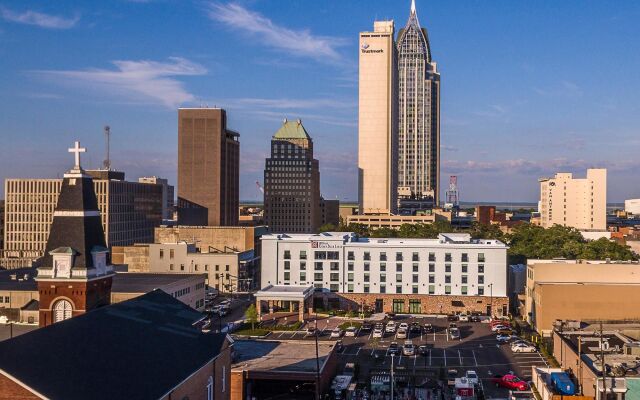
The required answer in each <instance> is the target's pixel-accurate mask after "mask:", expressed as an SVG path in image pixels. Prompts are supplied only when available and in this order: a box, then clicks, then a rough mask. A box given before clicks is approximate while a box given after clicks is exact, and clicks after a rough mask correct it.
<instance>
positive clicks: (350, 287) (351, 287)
mask: <svg viewBox="0 0 640 400" xmlns="http://www.w3.org/2000/svg"><path fill="white" fill-rule="evenodd" d="M347 292H348V293H353V283H350V284H348V285H347Z"/></svg>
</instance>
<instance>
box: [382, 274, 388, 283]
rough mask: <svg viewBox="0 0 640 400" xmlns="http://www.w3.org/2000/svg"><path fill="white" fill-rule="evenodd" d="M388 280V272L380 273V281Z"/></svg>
mask: <svg viewBox="0 0 640 400" xmlns="http://www.w3.org/2000/svg"><path fill="white" fill-rule="evenodd" d="M386 281H387V274H380V282H386Z"/></svg>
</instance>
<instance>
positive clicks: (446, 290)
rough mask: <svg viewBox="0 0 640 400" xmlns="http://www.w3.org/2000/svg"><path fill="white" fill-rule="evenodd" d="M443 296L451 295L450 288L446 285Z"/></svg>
mask: <svg viewBox="0 0 640 400" xmlns="http://www.w3.org/2000/svg"><path fill="white" fill-rule="evenodd" d="M444 294H451V286H449V285H446V286H445V287H444Z"/></svg>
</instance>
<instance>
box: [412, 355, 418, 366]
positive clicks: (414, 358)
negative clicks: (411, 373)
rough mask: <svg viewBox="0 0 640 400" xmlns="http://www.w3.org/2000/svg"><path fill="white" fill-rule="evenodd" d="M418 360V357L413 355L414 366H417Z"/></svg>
mask: <svg viewBox="0 0 640 400" xmlns="http://www.w3.org/2000/svg"><path fill="white" fill-rule="evenodd" d="M417 360H418V357H416V356H415V355H414V356H413V368H415V367H416V361H417Z"/></svg>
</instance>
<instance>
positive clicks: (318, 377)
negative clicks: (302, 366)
mask: <svg viewBox="0 0 640 400" xmlns="http://www.w3.org/2000/svg"><path fill="white" fill-rule="evenodd" d="M314 308H315V307H314ZM315 322H316V330H315V332H314V333H315V335H314V336H315V339H316V400H320V356H319V352H318V310H316V321H315Z"/></svg>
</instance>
